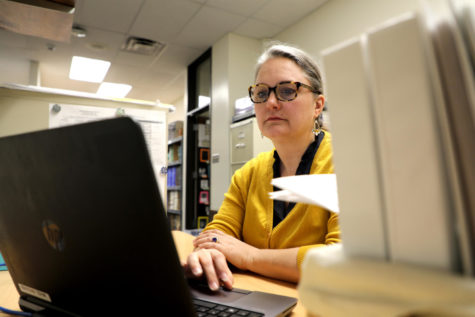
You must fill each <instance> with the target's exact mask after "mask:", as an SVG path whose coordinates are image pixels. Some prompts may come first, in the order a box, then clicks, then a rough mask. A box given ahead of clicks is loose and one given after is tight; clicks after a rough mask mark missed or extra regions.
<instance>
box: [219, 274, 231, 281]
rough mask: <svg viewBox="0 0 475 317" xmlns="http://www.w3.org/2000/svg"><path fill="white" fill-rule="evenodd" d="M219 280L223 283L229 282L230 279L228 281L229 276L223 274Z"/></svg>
mask: <svg viewBox="0 0 475 317" xmlns="http://www.w3.org/2000/svg"><path fill="white" fill-rule="evenodd" d="M219 279H220V280H221V281H223V282H227V281H228V280H229V279H228V275H227V274H225V273H223V274H221V275H220V276H219Z"/></svg>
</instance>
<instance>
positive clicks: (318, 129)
mask: <svg viewBox="0 0 475 317" xmlns="http://www.w3.org/2000/svg"><path fill="white" fill-rule="evenodd" d="M312 132H313V133H315V135H319V134H320V132H322V127H320V124H319V123H318V120H315V123H314V124H313V130H312Z"/></svg>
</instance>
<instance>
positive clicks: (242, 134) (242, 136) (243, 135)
mask: <svg viewBox="0 0 475 317" xmlns="http://www.w3.org/2000/svg"><path fill="white" fill-rule="evenodd" d="M245 136H246V134H245V133H244V132H242V131H241V132H239V134H238V136H237V137H238V139H244V137H245Z"/></svg>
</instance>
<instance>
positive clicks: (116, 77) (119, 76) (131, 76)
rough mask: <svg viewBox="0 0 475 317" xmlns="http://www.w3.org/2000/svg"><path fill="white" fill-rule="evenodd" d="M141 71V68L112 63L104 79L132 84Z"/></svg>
mask: <svg viewBox="0 0 475 317" xmlns="http://www.w3.org/2000/svg"><path fill="white" fill-rule="evenodd" d="M142 72H143V69H142V68H137V67H134V66H128V65H121V64H118V63H112V65H111V67H110V68H109V71H108V72H107V75H106V77H105V78H104V81H106V82H110V83H118V84H129V85H132V83H133V82H134V81H136V80H138V79H139V78H140V77H141V74H142Z"/></svg>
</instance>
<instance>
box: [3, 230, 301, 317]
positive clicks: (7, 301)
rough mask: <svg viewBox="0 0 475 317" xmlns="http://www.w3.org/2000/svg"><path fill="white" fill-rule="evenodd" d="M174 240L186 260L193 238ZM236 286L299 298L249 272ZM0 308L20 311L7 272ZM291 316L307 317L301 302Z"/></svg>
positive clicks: (289, 288) (292, 289) (290, 287)
mask: <svg viewBox="0 0 475 317" xmlns="http://www.w3.org/2000/svg"><path fill="white" fill-rule="evenodd" d="M173 238H174V240H175V244H176V246H177V249H178V254H179V256H180V259H186V257H187V256H188V254H189V253H190V252H191V251H192V250H193V245H192V240H193V236H191V235H189V234H187V233H184V232H181V231H173ZM234 286H235V287H237V288H242V289H247V290H255V291H263V292H269V293H274V294H280V295H285V296H291V297H298V296H297V295H298V294H297V289H296V285H295V284H292V283H287V282H283V281H278V280H274V279H271V278H266V277H263V276H259V275H255V274H253V273H248V272H235V273H234ZM0 306H3V307H6V308H9V309H14V310H19V309H20V308H19V307H18V293H17V291H16V288H15V286H14V284H13V281H12V279H11V277H10V274H9V273H8V272H6V271H2V272H0ZM0 316H1V317H3V316H9V315H6V314H2V313H0ZM290 316H292V317H301V316H302V317H303V316H306V311H305V308H304V307H303V306H302V304H301V302H300V301H299V302H298V303H297V306H296V307H295V308H294V310H293V312H292V314H291V315H290Z"/></svg>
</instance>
